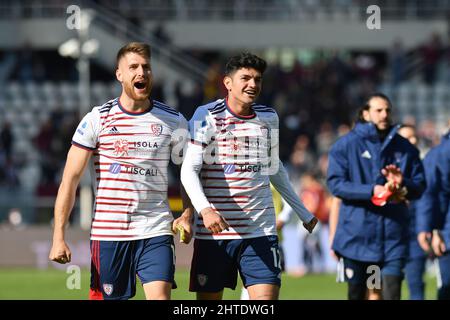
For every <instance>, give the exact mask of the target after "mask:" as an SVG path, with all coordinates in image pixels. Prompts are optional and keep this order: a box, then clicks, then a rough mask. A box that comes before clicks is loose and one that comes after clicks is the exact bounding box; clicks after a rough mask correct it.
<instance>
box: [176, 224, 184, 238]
mask: <svg viewBox="0 0 450 320" xmlns="http://www.w3.org/2000/svg"><path fill="white" fill-rule="evenodd" d="M177 230H178V231H180V242H185V241H186V235H185V234H184V228H183V226H182V225H181V224H179V225H177Z"/></svg>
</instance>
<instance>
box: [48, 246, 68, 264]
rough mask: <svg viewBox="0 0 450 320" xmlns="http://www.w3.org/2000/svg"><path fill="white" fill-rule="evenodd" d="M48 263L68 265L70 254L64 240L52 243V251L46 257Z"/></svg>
mask: <svg viewBox="0 0 450 320" xmlns="http://www.w3.org/2000/svg"><path fill="white" fill-rule="evenodd" d="M48 258H49V259H50V261H55V262H58V263H61V264H65V263H69V262H70V260H71V259H72V253H71V252H70V249H69V247H68V246H67V244H66V242H65V241H64V240H61V241H53V245H52V249H51V250H50V254H49V256H48Z"/></svg>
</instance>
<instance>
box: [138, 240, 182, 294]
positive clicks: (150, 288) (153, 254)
mask: <svg viewBox="0 0 450 320" xmlns="http://www.w3.org/2000/svg"><path fill="white" fill-rule="evenodd" d="M135 259H136V272H137V275H138V277H139V279H140V280H141V283H142V284H143V288H144V293H145V298H146V299H147V300H169V299H170V293H171V289H172V288H176V285H175V280H174V275H175V245H174V243H173V236H171V235H164V236H158V237H153V238H149V239H143V240H138V241H137V243H136V256H135Z"/></svg>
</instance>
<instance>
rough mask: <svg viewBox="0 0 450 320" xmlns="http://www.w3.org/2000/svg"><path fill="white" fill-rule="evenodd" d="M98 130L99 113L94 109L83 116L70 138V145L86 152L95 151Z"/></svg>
mask: <svg viewBox="0 0 450 320" xmlns="http://www.w3.org/2000/svg"><path fill="white" fill-rule="evenodd" d="M99 128H100V113H98V112H97V111H96V110H95V109H94V110H92V111H91V112H89V113H88V114H86V115H85V116H84V118H83V119H82V120H81V122H80V124H79V125H78V127H77V129H76V130H75V133H74V135H73V137H72V144H73V145H76V146H78V147H80V148H83V149H87V150H95V149H96V148H97V141H98V135H99Z"/></svg>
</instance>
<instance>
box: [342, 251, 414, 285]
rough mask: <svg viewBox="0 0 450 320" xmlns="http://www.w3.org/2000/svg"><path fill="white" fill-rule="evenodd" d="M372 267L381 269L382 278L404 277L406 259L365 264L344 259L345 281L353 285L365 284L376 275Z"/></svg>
mask: <svg viewBox="0 0 450 320" xmlns="http://www.w3.org/2000/svg"><path fill="white" fill-rule="evenodd" d="M371 266H377V267H378V268H380V271H381V276H387V275H389V276H398V277H403V275H404V272H403V269H404V267H405V259H396V260H390V261H384V262H364V261H358V260H353V259H349V258H345V257H344V275H345V281H347V282H350V283H352V284H365V283H366V282H367V279H368V278H369V277H370V276H371V275H373V274H374V271H373V269H371V268H370V267H371Z"/></svg>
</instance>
